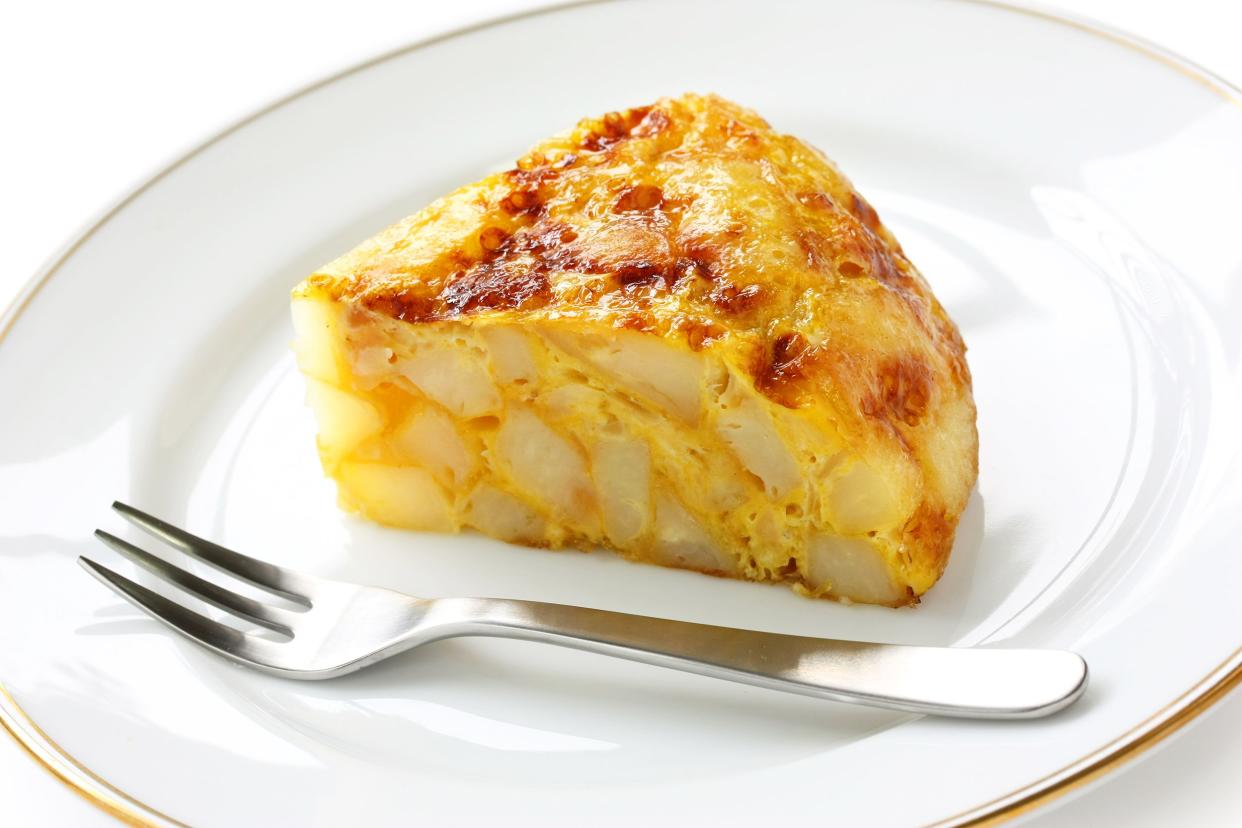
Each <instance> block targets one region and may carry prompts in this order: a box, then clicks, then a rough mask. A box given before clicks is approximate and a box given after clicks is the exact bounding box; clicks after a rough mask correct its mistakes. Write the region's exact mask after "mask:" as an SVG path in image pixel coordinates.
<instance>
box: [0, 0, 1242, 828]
mask: <svg viewBox="0 0 1242 828" xmlns="http://www.w3.org/2000/svg"><path fill="white" fill-rule="evenodd" d="M606 1H607V0H579V2H572V3H569V4H566V5H561V6H555V7H552V8H541V9H532V10H529V11H525V12H519V13H517V14H512V15H506V16H503V17H497V18H493V19H490V20H487V21H484V22H481V23H477V24H474V25H471V26H466V27H464V28H459V29H455V30H453V31H450V32H446V33H444V34H441V35H437V36H435V37H431V38H427V39H424V40H418V41H415V42H414V43H411V44H408V45H406V46H402V47H400V48H398V49H394V50H392V51H390V52H386V53H384V54H381V55H379V56H377V57H374V58H371V59H369V60H366V61H364V62H362V63H359V64H357V65H355V66H352V67H350V68H348V69H345V70H343V71H341V72H337V73H335V74H333V75H330V76H329V77H326V78H323V79H322V80H319V81H316V82H314V83H312V84H309V85H308V86H304V87H302V88H301V89H299V90H297V91H295V92H293V93H291V94H288V95H285V96H282V97H281V98H279V99H277V100H276V101H274V102H272V103H270V104H268V105H267V106H264V107H262V108H261V109H259V110H257V111H255V112H253V113H251V114H250V115H248V116H246V117H245V118H242V119H241V120H239V121H236V122H234V123H233V124H231V125H230V126H228V127H226V128H225V129H223V130H221V131H219V132H217V133H216V134H214V135H212V136H211V137H210V138H208V139H206V140H205V141H203V142H202V143H200V144H198V145H197V146H194V147H193V148H191V149H190V150H188V151H186V152H184V153H182V154H181V155H179V156H178V157H177V158H176V159H175V160H174V161H172V162H171V163H169V164H166V165H165V166H163V167H161V168H160V169H159V170H158V171H157V172H156V173H155V174H153V175H151V176H150V177H148V178H147V179H145V180H144V181H142V183H140V184H139V185H138V186H137V187H135V188H134V189H132V190H131V191H130V192H129V193H127V194H126V195H124V196H123V197H121V199H120V200H118V201H117V202H116V203H115V204H114V205H113V206H112V207H110V208H108V209H107V210H105V211H104V212H103V213H102V214H100V215H99V216H98V217H96V218H95V219H94V220H92V221H91V222H89V223H88V224H87V225H86V226H85V227H84V228H83V229H82V230H80V231H79V232H78V233H77V234H76V235H75V236H74V237H73V238H72V239H71V240H70V241H69V242H68V243H67V244H66V245H64V246H63V247H62V248H61V249H60V250H59V251H58V252H57V253H56V254H54V255H53V256H52V258H51V259H50V260H49V261H48V262H47V264H45V265H44V266H43V267H42V268H41V269H40V270H39V272H37V273H36V274H35V275H34V277H33V278H31V280H30V281H29V282H27V283H26V285H25V287H24V288H22V290H21V291H19V292H18V295H17V297H16V298H15V299H14V300H13V302H12V304H11V305H10V306H9V307H8V308H7V309H6V310H5V312H4V314H3V315H2V316H0V342H3V340H4V338H5V336H6V334H7V333H8V332H9V330H10V329H11V328H12V327H13V325H14V323H15V322H16V321H17V319H18V317H20V316H21V314H22V311H24V310H25V309H26V307H27V306H28V305H29V304H30V302H31V300H32V299H34V297H35V295H36V294H37V293H38V292H39V289H40V288H42V287H43V285H44V284H46V283H47V282H48V281H49V280H50V279H51V278H52V276H54V275H55V274H56V271H57V270H59V269H60V266H61V265H62V264H63V263H64V262H65V261H66V260H67V259H68V258H69V257H70V256H72V255H73V254H74V253H75V252H76V251H77V249H78V248H79V247H81V246H82V244H83V243H84V242H86V241H87V240H88V239H89V238H90V237H91V236H93V235H94V234H95V231H97V230H98V229H99V228H100V227H102V226H103V225H104V224H106V223H107V222H108V221H109V220H110V219H111V218H112V217H113V216H115V215H116V214H117V213H118V212H120V211H121V210H122V209H124V208H125V207H126V206H127V205H128V204H129V203H130V202H132V201H133V200H134V199H135V198H137V197H138V196H140V195H141V194H142V193H143V192H145V191H146V190H147V189H148V188H150V187H151V186H152V185H154V184H156V183H157V182H159V181H160V180H161V179H162V178H164V177H165V176H166V175H168V174H169V173H171V172H172V171H173V170H175V169H177V168H178V167H180V166H181V165H182V164H184V163H185V162H186V161H189V160H190V159H192V158H194V157H195V156H196V155H198V154H199V153H200V152H202V151H203V150H205V149H207V148H208V147H210V146H212V145H213V144H215V143H217V142H218V141H220V140H222V139H224V138H226V137H227V136H229V135H231V134H233V133H234V132H236V131H237V130H239V129H241V128H242V127H244V126H246V125H247V124H249V123H251V122H252V121H255V120H257V119H259V118H261V117H263V116H264V115H266V114H267V113H269V112H271V111H273V110H275V109H278V108H280V107H281V106H284V105H285V104H287V103H289V102H290V101H293V100H295V99H297V98H300V97H302V96H303V95H307V94H309V93H311V92H314V91H315V90H317V89H320V88H322V87H324V86H327V85H328V84H331V83H335V82H336V81H338V80H340V79H342V78H344V77H347V76H349V75H352V74H354V73H356V72H361V71H363V70H365V69H368V68H370V67H372V66H375V65H377V64H379V63H383V62H384V61H387V60H390V59H392V58H395V57H399V56H401V55H404V54H407V53H409V52H412V51H414V50H416V49H421V48H424V47H426V46H429V45H432V44H435V43H439V42H441V41H444V40H448V39H451V38H454V37H459V36H461V35H465V34H469V33H471V32H475V31H478V30H480V29H484V28H489V27H491V26H496V25H499V24H502V23H507V22H509V21H512V20H519V19H523V18H527V17H536V16H539V15H544V14H554V13H556V12H558V11H561V10H562V9H565V8H576V7H579V6H585V5H593V4H595V3H599V2H606ZM961 1H962V2H968V3H975V4H978V5H986V6H991V7H994V8H999V9H1003V10H1005V11H1011V12H1015V13H1018V14H1025V15H1028V16H1031V17H1037V18H1040V19H1042V20H1047V21H1050V22H1053V23H1058V24H1060V25H1063V26H1068V27H1071V28H1074V29H1078V30H1079V31H1083V32H1086V33H1088V34H1091V35H1095V36H1096V37H1100V38H1103V39H1105V40H1109V41H1111V42H1113V43H1116V44H1117V45H1119V46H1123V47H1125V48H1127V49H1131V50H1133V51H1135V52H1138V53H1139V54H1141V55H1143V56H1144V57H1147V58H1149V59H1151V60H1155V61H1158V62H1159V63H1161V64H1163V65H1164V66H1166V67H1167V68H1169V69H1172V70H1174V71H1176V72H1178V73H1179V74H1181V75H1184V76H1185V77H1187V78H1189V79H1190V80H1192V81H1194V82H1195V83H1198V84H1200V85H1202V86H1204V87H1206V88H1207V89H1209V90H1211V91H1212V92H1214V93H1215V94H1217V95H1219V96H1220V97H1221V98H1223V99H1224V100H1226V101H1228V102H1229V103H1231V104H1233V105H1234V106H1236V107H1238V108H1239V109H1242V89H1238V88H1237V87H1235V86H1233V85H1232V84H1230V83H1229V82H1228V81H1226V80H1224V79H1223V78H1220V77H1217V76H1216V75H1214V74H1213V73H1211V72H1209V71H1208V70H1206V69H1204V68H1203V67H1201V66H1199V65H1197V64H1195V63H1193V62H1191V61H1189V60H1186V59H1185V58H1183V57H1181V56H1180V55H1177V54H1175V53H1173V52H1170V51H1168V50H1167V49H1164V48H1162V47H1160V46H1157V45H1156V44H1154V43H1151V42H1149V41H1147V40H1143V39H1142V38H1138V37H1135V36H1133V35H1130V34H1126V33H1124V32H1121V31H1119V30H1117V29H1113V28H1110V27H1108V26H1105V25H1104V24H1101V23H1098V22H1095V21H1092V20H1088V19H1086V18H1079V17H1073V16H1068V15H1064V14H1062V13H1060V12H1052V11H1049V10H1046V9H1041V8H1038V7H1035V6H1025V5H1013V4H1011V3H1009V2H1004V0H961ZM1239 684H1242V647H1239V648H1238V649H1237V650H1235V651H1234V652H1233V654H1232V655H1230V656H1229V657H1228V658H1227V659H1225V661H1224V662H1222V663H1221V664H1220V666H1218V667H1217V668H1216V669H1214V670H1213V671H1212V672H1211V673H1209V674H1208V675H1207V676H1205V677H1204V678H1203V679H1202V680H1201V681H1199V682H1197V683H1196V684H1195V685H1194V686H1193V687H1191V688H1190V689H1189V690H1187V691H1186V692H1185V693H1183V694H1182V695H1180V696H1178V697H1177V698H1176V699H1174V700H1173V701H1172V702H1170V703H1169V704H1167V705H1165V706H1164V707H1163V708H1161V709H1160V710H1159V711H1157V712H1156V713H1155V714H1153V715H1152V716H1150V717H1148V718H1147V719H1145V720H1144V721H1143V722H1141V723H1139V724H1138V725H1137V726H1135V727H1134V728H1133V729H1131V730H1130V731H1128V732H1126V733H1124V734H1122V735H1121V736H1119V737H1117V738H1116V739H1114V740H1113V741H1111V742H1109V743H1108V744H1106V745H1104V746H1102V747H1100V748H1099V749H1097V750H1095V751H1093V752H1092V753H1089V754H1087V755H1086V756H1084V757H1083V758H1081V759H1079V760H1078V761H1076V762H1074V763H1072V764H1070V765H1067V766H1066V767H1064V768H1062V769H1060V770H1058V771H1056V772H1054V773H1051V774H1049V775H1047V776H1045V777H1043V778H1042V779H1038V780H1036V781H1034V782H1031V783H1030V784H1028V785H1025V786H1023V787H1022V788H1019V789H1018V790H1016V791H1014V792H1012V793H1010V794H1006V795H1005V796H1001V797H998V798H996V799H993V800H991V801H990V802H985V803H983V804H982V805H979V806H978V807H976V808H972V809H971V810H969V811H963V812H962V813H959V814H957V815H955V816H952V817H949V818H948V819H946V820H943V821H941V822H939V823H936V826H937V828H948V827H949V826H959V827H960V826H979V825H995V824H998V823H1000V822H1003V821H1005V820H1008V819H1012V818H1014V817H1016V816H1019V815H1020V814H1025V813H1028V812H1030V811H1032V810H1034V809H1035V808H1038V807H1039V806H1041V805H1043V804H1045V803H1047V802H1048V801H1050V800H1052V799H1055V798H1056V797H1059V796H1062V795H1064V794H1066V793H1069V792H1070V791H1073V790H1076V789H1078V788H1081V787H1082V786H1084V785H1086V784H1088V783H1090V782H1092V781H1094V780H1096V779H1098V778H1099V777H1101V776H1103V775H1104V774H1105V773H1107V772H1109V771H1111V770H1115V769H1116V768H1118V767H1120V766H1121V765H1123V764H1125V763H1126V762H1128V761H1129V760H1131V759H1133V758H1135V757H1136V756H1138V755H1140V754H1141V753H1143V752H1144V751H1147V750H1149V749H1150V748H1152V747H1154V746H1155V745H1157V744H1159V743H1160V742H1162V741H1163V740H1164V739H1166V738H1168V737H1169V736H1171V735H1172V734H1174V733H1176V732H1177V731H1178V730H1180V729H1181V728H1183V727H1184V726H1185V725H1186V724H1188V723H1189V722H1191V721H1192V720H1194V719H1195V718H1196V717H1197V716H1199V715H1200V714H1201V713H1203V712H1204V711H1205V710H1207V709H1208V708H1209V707H1211V706H1212V705H1213V704H1215V703H1216V702H1217V701H1219V700H1220V699H1222V698H1224V697H1225V696H1226V695H1227V694H1228V693H1229V691H1230V690H1232V689H1234V688H1235V687H1237V686H1238V685H1239ZM0 726H3V728H4V730H5V731H7V732H8V733H9V734H10V735H11V736H12V737H13V738H14V739H16V740H17V742H18V744H20V745H21V746H22V748H24V749H25V751H26V752H27V753H29V754H30V755H31V756H32V757H33V758H34V759H35V761H37V762H38V763H39V764H41V765H42V766H43V767H44V768H46V769H47V770H48V771H49V772H50V773H51V774H52V775H53V776H55V777H56V778H57V779H59V780H60V781H62V782H64V783H65V784H66V785H67V786H69V788H70V789H71V790H73V791H74V792H75V793H77V794H79V795H81V796H82V797H83V798H85V799H86V800H87V801H88V802H90V803H92V804H93V805H95V806H97V807H99V808H101V809H102V810H104V811H106V812H107V813H109V814H111V815H112V816H114V817H116V818H118V819H120V820H121V821H122V822H125V823H127V824H129V825H134V826H139V828H170V827H173V826H183V825H184V824H183V823H181V822H178V821H177V820H175V819H173V818H172V817H170V816H168V815H167V814H163V813H161V812H159V811H157V810H155V809H154V808H152V807H150V806H149V805H145V804H143V803H142V802H140V801H138V800H137V799H134V798H133V797H131V796H129V795H128V794H126V793H125V792H124V791H122V790H120V789H119V788H116V787H114V786H113V785H111V784H109V783H108V782H107V781H106V780H105V779H103V778H102V777H100V776H99V775H98V774H96V773H95V772H93V771H92V770H90V769H89V768H87V767H86V766H85V765H83V764H82V763H81V762H79V761H78V760H77V759H74V758H73V756H72V755H71V754H70V753H69V752H68V751H66V750H65V749H64V748H62V747H61V746H60V745H58V744H57V743H56V742H55V741H54V740H53V739H52V737H51V736H49V735H48V734H47V733H46V732H44V730H43V729H42V728H41V727H39V725H38V724H36V723H35V721H34V720H33V719H31V718H30V716H28V715H27V714H26V712H25V711H24V710H23V709H22V707H21V705H19V704H18V703H17V700H16V699H14V698H13V696H12V695H11V694H10V693H9V692H8V690H7V689H5V687H4V684H3V682H0Z"/></svg>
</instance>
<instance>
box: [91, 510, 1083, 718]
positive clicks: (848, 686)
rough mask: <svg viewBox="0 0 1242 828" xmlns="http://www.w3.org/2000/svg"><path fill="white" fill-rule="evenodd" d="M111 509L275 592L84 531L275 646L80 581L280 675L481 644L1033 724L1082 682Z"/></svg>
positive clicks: (156, 601) (320, 674)
mask: <svg viewBox="0 0 1242 828" xmlns="http://www.w3.org/2000/svg"><path fill="white" fill-rule="evenodd" d="M112 507H113V508H114V509H115V510H116V511H117V512H119V513H120V514H121V515H122V516H123V517H124V518H125V519H127V520H128V521H130V522H131V523H133V524H135V525H136V526H138V527H139V528H140V529H143V530H144V531H146V532H148V533H149V534H151V535H153V536H154V537H156V538H158V539H159V540H161V541H164V542H165V543H167V544H168V545H169V546H171V547H173V548H174V549H177V550H178V551H180V552H182V553H184V554H186V555H189V556H191V557H193V558H195V559H197V560H200V561H202V562H203V563H206V564H209V565H211V566H213V567H215V568H216V569H219V570H221V571H223V572H225V573H227V574H228V575H230V576H232V577H234V578H237V579H239V580H241V581H244V582H246V583H249V584H252V585H253V586H256V587H259V588H260V589H263V590H265V591H267V592H269V593H271V594H273V595H278V596H280V597H281V598H284V599H286V600H287V601H290V602H292V603H294V604H295V605H297V609H288V608H286V607H282V606H277V605H275V604H273V603H270V602H267V601H257V600H254V599H252V598H249V597H247V596H245V595H240V594H238V593H236V592H233V591H231V590H229V589H226V588H224V587H222V586H219V585H217V584H215V583H212V582H211V581H206V580H204V579H202V578H200V577H198V576H197V575H194V574H192V573H190V572H188V571H186V570H185V569H182V568H180V567H177V566H174V565H173V564H170V563H168V562H166V561H164V560H161V559H160V558H157V557H155V556H153V555H150V554H148V553H147V552H144V551H143V550H142V549H139V548H138V547H137V546H134V545H133V544H131V543H129V542H127V541H124V540H122V539H120V538H118V537H116V536H115V535H111V534H108V533H107V532H104V531H102V530H96V531H95V535H96V536H97V537H98V538H99V539H100V540H102V541H103V542H104V543H106V544H107V545H108V546H110V547H112V548H113V549H115V550H116V551H117V552H119V553H121V554H122V555H124V556H125V557H127V558H129V559H130V560H131V561H133V562H134V563H136V564H138V565H139V566H141V567H143V568H144V569H147V570H148V571H150V572H152V573H153V574H155V575H156V576H157V577H159V578H162V579H163V580H164V581H167V582H169V583H171V584H175V585H176V586H177V587H179V588H180V589H182V590H184V591H185V592H187V593H189V594H190V595H192V596H194V597H195V598H198V599H200V600H202V601H205V602H207V603H208V604H212V605H214V606H216V607H219V608H220V609H222V610H224V611H226V612H229V613H232V614H233V615H235V616H237V617H238V618H241V619H244V620H245V621H250V622H253V623H254V624H258V625H260V626H263V627H267V628H268V629H271V630H274V631H276V632H277V633H280V634H282V635H283V636H286V637H288V640H286V641H276V640H272V639H271V638H266V637H262V636H258V635H254V634H252V633H248V632H243V631H242V630H239V629H236V628H234V627H231V626H228V625H226V624H222V623H220V622H218V621H214V620H212V619H210V618H207V617H206V616H204V615H201V614H199V613H197V612H195V611H193V610H191V609H189V608H187V607H186V606H184V605H182V604H180V603H178V602H176V601H172V600H169V599H168V598H166V597H164V596H163V595H160V594H159V593H156V592H153V591H152V590H150V589H147V588H146V587H144V586H142V585H140V584H137V583H135V582H134V581H131V580H129V579H128V578H125V577H123V576H121V575H119V574H117V573H116V572H113V571H112V570H111V569H108V568H107V567H105V566H102V565H101V564H98V563H96V562H95V561H93V560H90V559H89V558H85V557H81V558H79V559H78V562H79V563H81V564H82V566H83V567H85V568H86V570H87V571H88V572H90V573H91V574H92V575H94V576H95V577H96V578H98V579H99V580H100V581H102V582H103V583H105V584H107V585H108V586H109V587H111V588H112V589H114V590H116V592H118V593H119V594H120V595H121V596H122V597H123V598H125V599H126V600H128V601H130V602H132V603H134V604H136V605H137V606H139V607H140V608H142V609H143V610H145V611H146V612H148V613H150V614H151V615H152V616H153V617H155V618H156V619H158V620H159V621H162V622H164V623H165V624H167V625H168V626H170V627H172V628H173V629H174V630H176V631H177V632H179V633H181V634H182V635H184V636H186V637H188V638H189V639H190V640H192V641H194V642H196V643H198V644H201V645H202V646H204V647H206V648H208V649H210V650H214V651H215V652H217V653H219V654H220V655H223V656H226V657H228V658H231V659H233V660H234V661H239V662H241V663H242V664H246V665H248V666H250V667H255V668H258V669H260V670H264V671H266V672H269V673H275V674H277V675H280V676H285V677H287V678H295V679H326V678H332V677H334V676H340V675H344V674H346V673H351V672H353V671H355V670H360V669H362V668H363V667H366V666H368V665H371V664H374V663H376V662H377V661H380V660H382V659H385V658H388V657H390V656H393V655H396V654H397V653H400V652H402V651H404V650H408V649H411V648H413V647H417V646H419V645H422V644H427V643H429V642H432V641H437V640H439V639H443V638H452V637H454V636H465V635H484V636H499V637H503V638H520V639H526V640H530V641H543V642H546V643H549V644H559V645H561V646H563V647H573V648H575V649H579V650H587V651H589V652H594V653H603V654H604V655H611V656H617V657H619V658H627V659H631V660H633V661H641V662H646V663H648V664H656V665H659V666H661V667H672V668H674V669H678V670H684V671H686V672H690V673H699V674H702V675H706V676H713V677H716V678H722V679H729V680H730V681H737V682H742V683H744V684H753V685H757V686H759V687H767V688H770V689H773V690H784V691H786V692H790V693H798V694H801V695H804V696H814V697H817V698H822V699H830V700H832V701H838V702H854V703H858V704H866V705H871V706H874V707H884V708H889V709H892V710H902V711H907V712H912V713H929V714H935V715H940V716H959V717H972V718H986V719H1024V718H1034V717H1037V716H1045V715H1047V714H1049V713H1053V712H1055V711H1057V710H1060V709H1061V708H1063V707H1065V706H1066V705H1068V704H1070V703H1072V702H1073V701H1074V700H1075V699H1077V698H1078V697H1079V696H1080V695H1082V692H1083V690H1084V689H1085V688H1086V685H1087V665H1086V662H1084V661H1083V659H1082V658H1081V657H1080V656H1078V655H1077V654H1075V653H1071V652H1066V651H1063V650H1020V649H994V648H971V649H968V648H952V647H917V646H907V645H899V644H869V643H864V642H859V641H836V640H832V639H825V638H809V637H805V636H799V635H782V634H779V633H768V632H758V631H753V630H739V629H731V628H729V627H716V626H710V625H707V624H693V623H689V622H686V621H672V620H667V619H662V618H648V617H644V616H639V615H627V614H625V613H620V612H609V611H606V610H598V609H587V608H585V607H572V606H565V605H561V604H545V603H539V602H535V601H516V600H510V599H500V598H435V599H426V598H414V597H412V596H409V595H404V594H402V593H399V592H393V591H392V590H388V589H381V588H378V587H369V586H359V585H356V584H349V583H344V582H341V581H332V580H328V579H326V578H318V577H315V576H312V575H307V574H304V573H301V572H295V571H293V570H291V569H286V568H284V567H280V566H275V565H274V564H270V563H265V562H263V561H260V560H257V559H255V558H251V557H248V556H246V555H242V554H240V553H237V552H234V551H232V550H230V549H226V548H224V547H223V546H220V545H219V544H215V543H212V542H211V541H207V540H203V539H202V538H198V537H195V536H194V535H191V534H190V533H188V532H186V531H184V530H182V529H178V528H177V527H175V526H173V525H171V524H169V523H166V522H164V521H162V520H160V519H159V518H155V517H152V516H151V515H148V514H145V513H143V512H140V511H138V510H137V509H135V508H133V507H132V506H126V505H125V504H123V503H114V504H112Z"/></svg>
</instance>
